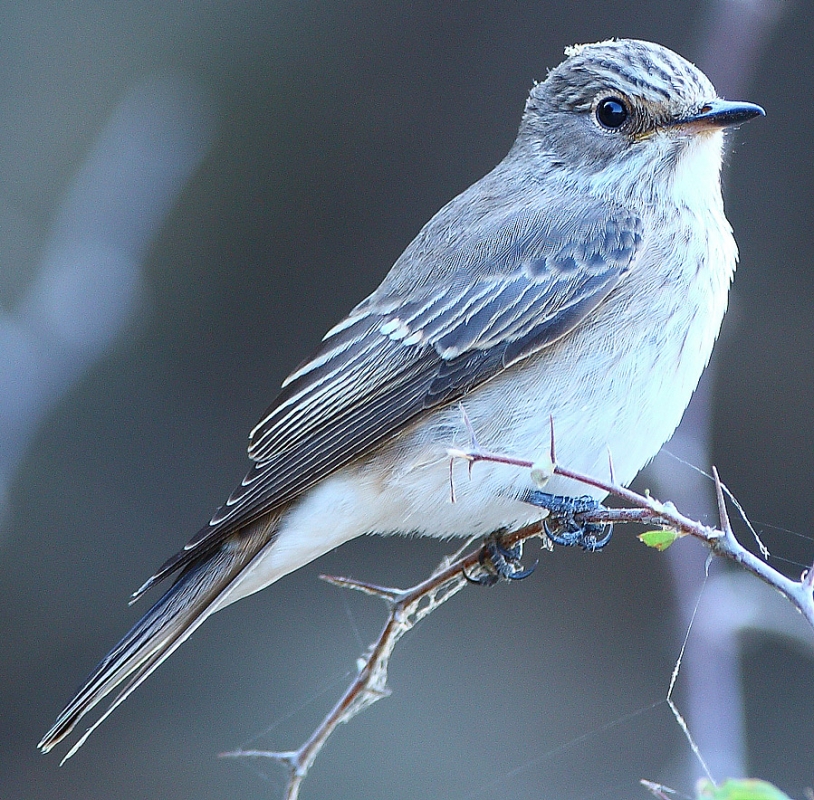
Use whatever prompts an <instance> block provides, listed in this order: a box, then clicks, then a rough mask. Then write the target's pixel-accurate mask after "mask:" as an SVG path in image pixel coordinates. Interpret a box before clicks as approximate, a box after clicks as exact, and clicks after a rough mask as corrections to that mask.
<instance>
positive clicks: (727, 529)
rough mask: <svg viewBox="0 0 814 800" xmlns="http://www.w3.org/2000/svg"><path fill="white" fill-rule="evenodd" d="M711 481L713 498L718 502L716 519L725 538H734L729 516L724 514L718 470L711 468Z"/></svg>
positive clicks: (723, 501) (721, 485)
mask: <svg viewBox="0 0 814 800" xmlns="http://www.w3.org/2000/svg"><path fill="white" fill-rule="evenodd" d="M712 480H713V481H714V482H715V497H716V498H717V500H718V517H719V518H720V520H721V530H722V531H723V532H724V533H725V534H726V535H727V536H734V533H733V532H732V523H731V522H730V521H729V514H727V513H726V499H725V498H724V488H723V484H722V483H721V479H720V477H719V476H718V470H717V469H715V467H714V466H713V467H712Z"/></svg>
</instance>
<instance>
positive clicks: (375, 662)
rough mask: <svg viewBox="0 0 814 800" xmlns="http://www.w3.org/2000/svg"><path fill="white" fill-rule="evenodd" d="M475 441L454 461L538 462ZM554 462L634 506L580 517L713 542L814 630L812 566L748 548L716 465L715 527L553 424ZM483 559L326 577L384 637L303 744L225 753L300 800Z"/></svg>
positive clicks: (516, 536) (506, 538) (533, 529)
mask: <svg viewBox="0 0 814 800" xmlns="http://www.w3.org/2000/svg"><path fill="white" fill-rule="evenodd" d="M470 439H471V442H470V444H471V445H472V449H471V450H470V451H461V450H450V452H449V454H450V457H451V458H452V459H455V458H463V459H465V460H466V461H467V462H468V463H469V468H470V470H471V468H472V467H473V465H474V464H475V463H476V462H478V461H493V462H498V463H501V464H509V465H515V466H517V467H521V468H524V469H532V468H533V467H534V462H531V461H528V460H525V459H518V458H513V457H510V456H504V455H500V454H497V453H489V452H486V451H481V450H479V449H478V447H477V442H476V440H475V438H474V432H473V431H471V430H470ZM550 460H551V464H550V465H548V466H550V467H551V473H552V474H554V475H559V476H561V477H564V478H569V479H571V480H573V481H577V482H579V483H582V484H584V485H586V486H591V487H593V488H595V489H599V490H600V491H603V492H606V493H607V494H609V495H613V496H615V497H618V498H620V499H622V500H624V501H626V502H627V503H629V505H630V506H631V507H629V508H604V507H601V506H600V507H599V508H597V509H595V510H592V511H587V512H584V513H582V514H580V520H581V521H582V522H593V523H605V524H607V523H616V522H637V523H642V524H644V525H649V526H658V527H664V528H667V529H670V530H673V531H675V532H676V533H678V534H680V535H686V536H694V537H695V538H697V539H701V540H702V541H703V542H705V543H706V544H707V545H708V546H709V548H710V550H711V551H712V553H713V554H714V555H717V556H722V557H724V558H728V559H730V560H731V561H735V562H736V563H738V564H740V565H741V566H742V567H743V568H744V569H746V570H748V571H749V572H751V573H752V574H754V575H756V576H757V577H758V578H760V579H761V580H763V581H765V582H766V583H768V584H769V585H770V586H773V587H774V588H775V589H777V590H778V591H780V592H781V593H782V594H784V595H785V596H786V597H787V598H788V599H789V600H790V601H791V602H792V603H793V604H794V606H795V607H796V608H797V609H798V610H799V611H800V612H801V613H802V614H803V616H804V617H805V618H806V619H807V620H808V622H809V624H810V625H811V626H812V627H813V628H814V567H812V568H811V569H809V570H806V572H804V573H803V575H802V576H801V578H800V580H799V581H794V580H792V579H790V578H787V577H786V576H785V575H783V574H782V573H780V572H778V571H777V570H775V569H773V568H772V567H770V566H769V565H768V564H767V563H766V562H765V561H764V560H762V559H760V558H758V557H757V556H755V555H754V554H753V553H751V552H750V551H749V550H747V549H746V548H744V547H743V546H742V545H741V544H740V542H738V540H737V538H736V537H735V534H734V532H733V531H732V526H731V524H730V521H729V516H728V514H727V511H726V500H725V497H724V487H723V484H722V483H721V480H720V478H719V477H718V473H717V471H716V470H715V469H714V468H713V471H712V472H713V479H714V482H715V493H716V497H717V499H718V513H719V517H720V527H719V528H712V527H710V526H708V525H703V524H702V523H700V522H696V521H694V520H691V519H689V518H688V517H685V516H684V515H683V514H681V513H680V512H679V511H678V510H677V509H676V508H675V506H674V505H673V504H672V503H662V502H659V501H658V500H656V499H654V498H652V497H650V496H647V495H641V494H637V493H636V492H633V491H631V490H630V489H627V488H625V487H624V486H620V485H618V484H616V483H615V481H614V479H613V470H612V466H611V479H610V480H609V481H603V480H601V479H597V478H594V477H592V476H589V475H583V474H582V473H579V472H576V471H575V470H571V469H568V468H567V467H563V466H560V465H558V464H556V459H555V450H554V434H553V422H552V435H551V453H550ZM609 463H610V464H611V465H612V463H613V461H612V459H611V458H610V454H609ZM542 535H544V534H543V527H542V523H541V522H540V523H534V524H531V525H527V526H525V527H523V528H519V529H517V530H515V531H511V532H508V533H506V534H504V535H503V536H502V538H501V544H502V545H503V546H504V547H507V548H510V547H512V546H514V545H516V544H520V543H522V542H524V541H526V540H527V539H530V538H533V537H540V536H542ZM479 557H480V554H479V552H478V551H477V550H476V551H474V552H471V553H469V554H467V555H463V556H460V557H455V558H454V559H448V560H446V561H445V562H444V563H442V564H441V565H440V566H439V567H438V569H437V570H436V571H435V572H434V573H433V574H432V575H431V576H430V577H429V578H427V579H426V580H424V581H422V582H421V583H419V584H417V585H415V586H413V587H412V588H410V589H393V588H389V587H383V586H376V585H374V584H370V583H365V582H363V581H356V580H352V579H350V578H339V577H330V576H325V575H323V576H322V577H323V579H324V580H327V581H328V582H329V583H332V584H333V585H335V586H339V587H342V588H347V589H355V590H357V591H361V592H364V593H365V594H368V595H372V596H374V597H380V598H381V599H382V600H384V602H385V603H386V604H387V607H388V612H389V613H388V617H387V621H386V622H385V625H384V627H383V628H382V631H381V633H380V634H379V637H378V638H377V639H376V641H375V642H374V643H373V644H372V645H371V646H370V648H369V650H368V653H367V655H366V656H365V657H364V658H363V659H361V660H360V669H359V673H358V675H357V676H356V678H355V679H354V680H353V682H352V683H351V685H350V686H349V687H348V688H347V690H346V691H345V693H344V694H343V696H342V697H341V698H340V700H339V702H337V704H336V705H335V706H334V707H333V709H332V710H331V711H330V712H329V713H328V714H327V715H326V716H325V718H324V719H323V720H322V722H320V724H319V725H318V726H317V728H316V730H315V731H314V732H313V734H312V735H311V736H310V737H309V739H308V740H307V741H306V742H305V743H304V744H303V745H302V746H301V747H300V748H299V749H297V750H292V751H281V752H269V751H264V750H236V751H233V752H230V753H223V754H222V757H224V758H266V759H272V760H274V761H277V762H278V763H280V764H283V765H285V766H286V767H287V768H288V772H289V777H288V783H287V785H286V790H285V795H284V798H285V800H297V798H298V796H299V790H300V786H301V785H302V781H303V780H304V779H305V777H306V775H307V774H308V770H309V769H310V768H311V766H312V764H313V763H314V761H315V759H316V757H317V755H318V754H319V752H320V750H321V749H322V746H323V745H324V744H325V742H326V741H327V739H328V737H329V736H330V735H331V734H332V733H333V732H334V730H335V729H336V728H337V727H338V726H339V725H340V724H341V723H343V722H348V721H349V720H351V719H352V718H353V717H354V716H356V715H357V714H358V713H359V712H361V711H362V710H363V709H365V708H367V706H369V705H371V704H372V703H375V702H376V701H377V700H380V699H381V698H382V697H387V696H388V694H389V693H390V691H389V689H388V688H387V668H388V664H389V661H390V655H391V654H392V652H393V649H394V648H395V646H396V643H397V642H398V641H399V639H400V638H401V637H402V636H403V635H404V634H405V633H407V631H409V630H410V629H411V628H412V627H413V626H414V625H415V624H416V623H417V622H419V621H420V620H421V619H423V618H424V617H426V616H427V615H428V614H430V613H431V612H432V611H434V610H435V609H436V608H438V606H440V605H441V604H442V603H445V602H446V601H447V600H449V598H450V597H452V596H453V595H455V594H457V593H458V592H459V591H460V590H461V589H463V588H464V586H466V585H467V580H466V575H468V574H470V573H471V572H472V571H473V570H477V569H479V568H481V567H482V565H481V564H480V561H479Z"/></svg>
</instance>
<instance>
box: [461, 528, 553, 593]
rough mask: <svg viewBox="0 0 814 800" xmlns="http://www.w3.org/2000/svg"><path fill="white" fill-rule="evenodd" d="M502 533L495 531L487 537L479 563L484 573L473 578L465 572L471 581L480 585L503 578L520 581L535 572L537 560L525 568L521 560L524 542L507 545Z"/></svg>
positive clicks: (490, 583)
mask: <svg viewBox="0 0 814 800" xmlns="http://www.w3.org/2000/svg"><path fill="white" fill-rule="evenodd" d="M502 535H503V532H502V531H495V532H494V533H490V534H489V536H487V537H486V540H485V541H484V543H483V547H482V548H481V551H480V554H479V556H478V563H479V564H480V565H481V567H482V569H483V573H482V574H481V575H479V576H478V577H477V578H473V577H471V576H470V575H468V574H467V573H466V572H464V577H465V578H466V579H467V580H468V581H469V582H470V583H476V584H478V586H494V585H495V584H496V583H497V582H498V581H499V580H500V579H501V578H503V579H504V580H509V581H519V580H522V579H523V578H528V576H529V575H531V573H532V572H534V570H535V569H536V567H537V564H538V562H537V561H535V562H534V563H533V564H532V565H531V566H530V567H527V568H524V567H523V564H522V562H521V559H522V557H523V543H522V542H518V543H517V544H514V545H512V546H511V547H506V546H505V545H504V544H503V543H502V541H501V540H502Z"/></svg>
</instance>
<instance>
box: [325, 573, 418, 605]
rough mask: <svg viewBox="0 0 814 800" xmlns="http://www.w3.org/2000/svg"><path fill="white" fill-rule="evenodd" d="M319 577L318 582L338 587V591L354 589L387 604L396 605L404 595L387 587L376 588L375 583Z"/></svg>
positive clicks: (399, 590)
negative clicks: (378, 598) (379, 598)
mask: <svg viewBox="0 0 814 800" xmlns="http://www.w3.org/2000/svg"><path fill="white" fill-rule="evenodd" d="M319 577H320V580H323V581H325V582H326V583H330V584H331V585H332V586H338V587H339V588H340V589H355V590H356V591H357V592H362V593H364V594H369V595H372V596H373V597H381V598H382V600H384V601H385V602H386V603H388V604H392V603H397V602H398V601H399V600H400V599H401V597H402V596H403V595H404V592H402V591H401V589H390V588H388V587H387V586H377V585H376V584H375V583H367V582H366V581H357V580H354V579H353V578H343V577H340V576H338V575H320V576H319Z"/></svg>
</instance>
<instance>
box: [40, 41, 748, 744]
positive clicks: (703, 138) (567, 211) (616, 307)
mask: <svg viewBox="0 0 814 800" xmlns="http://www.w3.org/2000/svg"><path fill="white" fill-rule="evenodd" d="M567 52H568V58H567V59H566V60H565V61H564V62H563V63H562V64H560V66H558V67H557V68H556V69H554V70H553V71H552V72H551V73H550V74H549V76H548V78H547V79H546V80H545V81H544V82H542V83H540V84H537V85H536V86H535V87H534V88H533V89H532V91H531V94H530V96H529V100H528V102H527V104H526V111H525V114H524V115H523V120H522V122H521V125H520V130H519V133H518V137H517V140H516V142H515V144H514V146H513V147H512V149H511V151H510V152H509V154H508V155H507V156H506V158H505V159H504V160H503V161H502V162H501V163H500V164H499V165H498V166H497V167H496V168H495V169H494V170H492V172H490V173H489V174H488V175H487V176H485V177H484V178H483V179H481V180H480V181H478V182H477V183H476V184H474V185H473V186H471V187H470V188H469V189H467V190H466V191H465V192H463V193H462V194H460V195H459V196H458V197H456V198H455V199H453V200H452V201H451V202H450V203H449V204H447V205H446V206H445V207H444V208H443V209H441V211H439V212H438V214H436V215H435V217H433V219H432V220H430V222H428V223H427V225H426V226H425V227H424V228H423V229H422V230H421V232H420V233H419V234H418V236H417V237H416V238H415V240H414V241H413V242H412V243H411V244H410V246H409V247H408V248H407V249H406V250H405V252H404V253H403V255H402V256H401V257H400V258H399V259H398V261H397V262H396V264H395V265H394V266H393V268H392V270H391V271H390V273H389V274H388V275H387V277H386V278H385V279H384V281H383V282H382V284H381V286H380V287H379V288H378V289H377V290H376V291H375V292H374V293H373V294H372V295H371V296H370V297H368V298H367V299H366V300H364V301H363V302H362V303H360V304H359V305H358V306H357V307H356V308H355V309H354V310H353V311H352V312H351V313H350V314H349V316H348V317H347V318H346V319H345V320H343V321H342V322H341V323H340V324H339V325H337V326H335V327H334V328H333V329H332V330H331V331H329V332H328V334H327V335H326V336H325V339H324V343H323V346H322V347H321V349H320V350H318V352H317V353H316V354H315V355H314V356H313V357H312V358H311V359H310V360H309V361H307V362H306V363H305V364H304V365H303V366H301V367H299V368H298V369H297V370H295V371H294V372H293V373H292V374H291V375H290V376H289V378H288V379H287V380H286V382H285V383H284V384H283V390H282V392H281V394H280V395H279V396H278V398H277V399H276V400H275V402H274V404H273V405H272V406H271V407H270V409H269V410H268V412H267V413H266V415H265V416H264V418H263V419H262V420H261V421H260V422H259V423H258V425H257V426H256V427H255V428H254V430H253V431H252V433H251V438H250V444H249V456H250V458H251V459H252V460H253V462H254V463H253V465H252V468H251V470H250V471H249V473H248V474H247V476H246V477H245V478H244V480H243V482H242V484H241V485H240V486H239V487H238V488H237V489H236V490H235V491H234V492H233V493H232V495H231V496H230V497H229V499H228V500H227V502H226V503H225V504H224V505H223V506H222V507H221V508H220V509H219V510H218V511H217V512H216V514H215V515H214V516H213V518H212V520H211V521H210V523H209V524H208V525H207V526H205V527H204V528H203V529H202V530H201V531H199V532H198V534H196V536H195V537H193V539H192V540H191V541H190V542H189V543H188V544H187V545H186V547H185V548H184V549H183V550H181V551H180V552H179V553H177V554H176V555H175V556H173V557H172V558H171V559H169V560H168V561H167V562H166V563H165V564H164V565H163V566H162V567H161V568H160V569H159V571H158V572H157V573H156V574H155V575H154V576H153V577H152V578H150V579H149V580H148V581H147V582H146V583H145V584H144V585H143V586H142V587H141V588H140V589H139V590H138V592H137V593H136V595H135V596H136V597H138V596H140V595H141V594H143V593H144V592H146V591H147V590H148V589H149V588H150V587H152V586H153V585H154V584H155V583H157V582H159V581H160V580H162V579H164V578H166V577H167V576H169V575H170V574H172V573H175V572H179V573H180V575H179V577H178V578H177V580H176V582H175V583H174V584H173V585H172V586H171V587H170V588H169V589H168V590H167V592H166V593H165V595H164V596H163V597H162V598H161V599H160V600H159V601H158V602H157V603H156V605H155V606H153V608H152V609H151V610H150V611H148V612H147V614H146V615H145V617H144V618H143V619H142V620H140V621H139V622H138V623H137V624H136V625H135V626H134V628H133V629H132V630H131V631H130V633H129V634H128V635H127V636H126V637H125V638H124V639H123V640H122V641H121V642H120V643H119V644H118V645H117V646H116V648H114V649H113V650H112V651H111V653H110V654H109V655H108V656H107V657H106V658H105V659H104V660H103V661H102V663H101V664H100V665H99V666H98V667H97V669H96V671H95V672H94V673H93V674H92V675H91V676H90V678H89V679H88V680H87V681H86V683H85V685H84V686H83V688H82V689H80V691H79V692H78V694H77V695H76V697H75V698H74V700H72V701H71V703H70V704H69V705H68V706H67V707H66V709H65V710H64V711H63V712H62V714H61V715H60V717H59V718H58V720H57V722H56V723H55V725H54V726H53V728H52V729H51V730H50V731H49V732H48V733H47V734H46V736H45V737H44V738H43V740H42V742H41V743H40V746H41V747H42V749H43V750H45V751H47V750H50V749H51V748H52V747H53V746H54V745H55V744H56V743H57V742H59V741H60V740H61V739H63V738H64V737H65V736H66V735H67V734H68V733H69V732H70V731H71V729H72V728H73V727H74V725H75V724H76V722H77V721H78V719H79V718H80V717H81V716H82V715H83V714H85V713H86V712H87V711H88V710H89V709H91V708H92V707H93V706H94V705H95V704H96V703H97V702H98V701H99V700H101V699H102V698H103V697H104V696H105V695H107V694H108V693H109V692H110V691H112V690H113V689H114V688H115V687H116V686H118V685H120V684H122V683H124V687H123V688H122V689H121V690H120V694H119V695H118V697H117V699H116V700H115V701H114V703H113V705H112V706H111V707H110V708H109V709H108V710H107V711H106V712H105V713H104V714H103V715H102V717H101V718H100V719H99V720H98V721H97V722H96V724H95V725H94V726H93V727H92V728H91V729H90V731H92V730H93V729H94V728H95V727H96V725H98V724H99V722H101V721H102V720H103V719H104V718H105V717H106V716H107V714H108V713H110V711H111V710H112V709H113V708H114V707H115V706H116V705H118V704H119V703H120V702H121V701H122V700H123V699H124V698H125V697H126V696H127V695H129V693H130V692H131V691H132V690H133V689H134V688H135V687H136V686H137V685H138V684H140V683H141V682H142V681H143V680H144V679H145V678H146V677H147V676H148V675H149V674H150V673H151V672H152V670H153V669H155V667H156V666H158V664H160V663H161V661H163V660H164V659H165V658H166V657H167V656H168V655H169V654H170V653H172V652H173V651H174V650H175V649H176V648H177V647H178V645H179V644H180V643H181V642H182V641H184V639H186V638H187V637H188V636H189V635H190V634H191V633H192V631H194V630H195V629H196V628H197V627H198V626H199V625H200V624H201V623H202V622H203V621H204V620H205V619H206V618H207V617H208V616H209V615H210V614H211V613H214V612H215V611H217V610H219V609H220V608H222V607H223V606H225V605H227V604H228V603H230V602H233V601H234V600H236V599H238V598H239V597H242V596H245V595H247V594H250V593H251V592H254V591H257V590H258V589H260V588H263V586H266V585H268V584H269V583H272V582H273V581H275V580H277V579H278V578H280V577H282V576H283V575H285V574H287V573H288V572H291V571H292V570H294V569H296V568H298V567H299V566H301V565H302V564H305V563H307V562H308V561H310V560H312V559H314V558H316V557H318V556H319V555H321V554H322V553H324V552H326V551H327V550H329V549H331V548H332V547H334V546H336V545H337V544H340V543H342V542H343V541H347V540H348V539H350V538H353V537H354V536H358V535H361V534H363V533H367V532H378V533H394V532H402V533H407V532H417V533H421V534H426V535H437V536H456V535H457V536H463V535H472V534H479V533H488V532H489V531H491V530H495V529H498V528H501V527H510V526H512V525H518V524H524V523H526V522H529V521H532V520H533V519H535V518H538V517H539V511H538V510H535V509H534V508H532V507H531V506H528V505H527V504H525V503H523V502H521V501H520V499H519V498H522V497H523V495H524V492H525V491H527V490H528V488H529V487H530V477H529V475H527V474H523V472H522V471H520V470H516V469H510V468H508V467H506V466H505V465H486V464H484V465H478V468H477V469H476V470H475V471H474V474H473V479H472V480H471V481H468V482H464V483H463V485H461V486H460V487H456V489H458V491H457V492H456V495H457V496H456V502H455V503H452V502H451V499H450V493H449V488H448V456H447V450H448V448H450V447H452V446H456V445H457V446H460V445H461V444H462V440H463V442H464V443H465V436H466V431H465V426H464V425H463V423H462V419H461V413H460V410H459V409H458V408H457V402H456V401H459V402H462V403H463V405H464V407H465V408H466V411H467V414H468V416H469V418H470V419H471V420H472V424H473V425H474V426H475V430H476V431H477V432H478V435H479V438H480V439H481V441H482V443H483V444H484V445H485V446H488V447H489V448H490V449H492V450H496V451H500V452H504V453H508V454H514V455H518V456H524V457H529V456H532V457H533V456H535V455H538V454H542V453H543V452H544V448H545V447H547V438H548V419H549V416H553V417H554V419H555V422H556V425H557V431H558V449H559V452H560V454H561V455H562V457H563V460H564V462H565V463H568V464H569V465H571V466H573V467H574V468H577V469H582V470H583V471H587V472H592V471H594V472H595V471H596V470H597V469H599V468H600V466H599V465H601V464H602V463H603V462H604V460H605V459H606V458H607V450H608V448H611V449H612V450H613V454H614V459H615V462H616V466H617V477H618V478H619V479H620V480H622V481H624V482H628V481H630V480H632V478H633V477H634V476H635V474H636V472H638V470H639V469H640V468H641V467H642V466H643V465H644V464H645V463H646V462H647V461H648V460H649V459H650V458H652V456H653V455H654V454H655V453H656V452H657V450H658V448H659V447H660V446H661V445H662V443H663V442H664V441H665V440H666V439H667V438H668V437H669V436H670V434H671V433H672V431H673V430H674V428H675V426H676V425H677V424H678V421H679V419H680V417H681V414H682V413H683V410H684V408H685V407H686V404H687V402H688V401H689V397H690V395H691V393H692V391H693V390H694V388H695V386H696V384H697V381H698V378H699V376H700V374H701V371H702V369H703V367H704V366H705V364H706V363H707V360H708V358H709V354H710V351H711V348H712V345H713V342H714V340H715V337H716V335H717V332H718V329H719V327H720V322H721V319H722V316H723V313H724V310H725V308H726V300H727V290H728V286H729V282H730V280H731V276H732V273H733V271H734V268H735V261H736V254H737V251H736V248H735V244H734V241H733V239H732V236H731V233H730V230H729V225H728V223H727V221H726V218H725V217H724V215H723V206H722V202H721V195H720V181H719V172H720V165H721V148H722V133H721V129H722V128H723V127H724V126H725V125H728V124H731V123H733V122H741V121H745V120H746V119H748V118H750V117H751V116H754V115H756V114H757V113H762V112H761V111H760V109H758V108H757V107H756V106H750V105H749V104H735V103H725V102H724V101H721V100H719V99H718V98H717V96H716V94H715V91H714V89H713V87H712V85H711V84H710V82H709V81H708V80H707V79H706V77H705V76H704V75H703V74H702V73H701V72H699V71H698V70H697V69H696V68H695V67H693V66H692V65H691V64H689V63H688V62H686V61H685V60H684V59H682V58H681V57H680V56H677V55H676V54H675V53H672V52H671V51H669V50H667V49H665V48H663V47H660V46H659V45H654V44H650V43H646V42H637V41H633V40H621V41H615V42H601V43H598V44H595V45H587V46H582V47H576V48H571V49H570V50H569V51H567ZM603 103H604V104H605V105H604V106H603ZM620 120H621V121H620ZM617 122H619V124H618V125H617V124H616V123H617ZM606 123H607V124H606ZM557 481H558V479H554V481H552V486H551V488H552V491H555V492H558V493H561V494H568V493H571V494H574V493H583V492H584V487H580V486H576V485H574V484H570V483H568V482H567V481H565V482H563V481H559V483H558V482H557ZM90 731H88V733H90ZM87 735H88V734H85V736H84V737H82V738H81V739H80V740H79V742H77V744H76V745H74V748H73V749H72V750H71V751H70V752H69V753H68V756H66V758H67V757H69V756H70V755H71V754H72V753H73V752H75V750H76V749H77V748H78V747H79V745H81V743H82V742H83V741H84V740H85V738H86V737H87Z"/></svg>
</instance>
